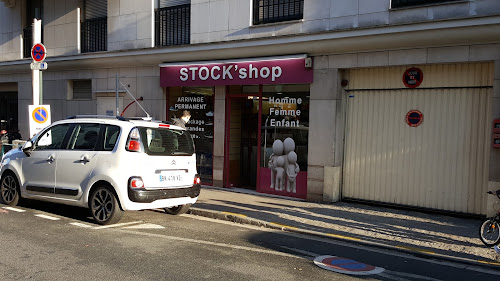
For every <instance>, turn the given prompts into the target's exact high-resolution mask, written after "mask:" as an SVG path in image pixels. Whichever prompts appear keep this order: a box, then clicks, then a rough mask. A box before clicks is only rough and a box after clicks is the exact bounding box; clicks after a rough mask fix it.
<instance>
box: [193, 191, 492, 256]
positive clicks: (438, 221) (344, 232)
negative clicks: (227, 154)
mask: <svg viewBox="0 0 500 281" xmlns="http://www.w3.org/2000/svg"><path fill="white" fill-rule="evenodd" d="M212 201H215V202H220V203H222V204H223V205H218V204H210V203H204V202H198V203H197V204H196V207H199V208H205V209H210V210H214V211H223V212H229V213H238V214H244V215H246V216H248V217H250V218H255V219H260V220H264V221H268V222H275V223H278V224H282V225H288V226H292V227H298V228H300V229H306V230H310V231H317V232H321V233H326V234H331V235H341V236H348V237H354V238H356V239H360V240H363V241H371V242H380V240H384V241H385V242H386V243H389V244H396V243H398V244H402V243H404V242H397V241H394V239H395V238H400V239H409V240H412V241H419V242H426V243H444V244H451V245H454V246H463V247H470V246H475V247H478V246H482V244H481V242H480V240H479V237H478V235H477V230H478V228H479V225H480V223H481V221H479V220H474V219H458V218H453V217H448V216H444V215H429V214H425V213H419V212H415V211H405V210H394V209H389V208H380V207H377V208H372V207H369V206H364V205H360V204H351V203H340V204H328V205H325V207H321V206H319V204H318V206H317V207H316V206H315V207H297V206H294V205H291V204H289V205H288V204H276V203H274V202H272V203H270V202H264V201H260V202H256V203H257V204H247V203H241V202H232V201H227V200H216V199H215V200H212ZM313 205H316V204H313ZM379 235H383V236H384V237H379ZM471 239H477V241H478V244H477V245H476V244H472V243H471V242H470V241H468V240H471ZM415 244H418V243H415ZM409 246H411V245H409ZM419 248H422V247H421V246H419ZM427 250H428V251H436V249H434V248H428V249H427ZM485 251H488V249H487V248H486V247H485Z"/></svg>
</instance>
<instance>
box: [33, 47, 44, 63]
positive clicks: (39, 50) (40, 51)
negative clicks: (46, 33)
mask: <svg viewBox="0 0 500 281" xmlns="http://www.w3.org/2000/svg"><path fill="white" fill-rule="evenodd" d="M46 56H47V50H46V49H45V46H44V45H43V44H42V43H37V44H35V45H34V46H33V48H31V57H32V58H33V60H34V61H36V62H42V61H43V60H44V59H45V57H46Z"/></svg>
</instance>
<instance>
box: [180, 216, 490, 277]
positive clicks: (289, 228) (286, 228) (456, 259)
mask: <svg viewBox="0 0 500 281" xmlns="http://www.w3.org/2000/svg"><path fill="white" fill-rule="evenodd" d="M188 214H191V215H195V216H202V217H207V218H212V219H218V220H224V221H230V222H234V223H240V224H249V225H253V226H259V227H265V228H270V229H274V230H281V231H286V232H292V233H298V234H304V235H311V236H316V237H320V238H327V239H332V240H337V241H342V242H349V243H356V244H360V245H365V246H372V247H377V248H382V249H386V250H392V251H397V252H401V253H406V254H411V255H414V256H418V257H424V258H434V259H435V258H440V259H443V260H446V261H451V262H456V263H461V264H466V265H470V266H480V267H485V268H489V269H495V270H498V269H500V262H494V261H481V260H472V259H468V258H461V257H454V256H449V255H444V254H437V253H431V252H426V251H418V250H411V249H408V248H405V247H401V246H392V245H387V244H384V243H378V242H371V241H363V240H361V239H357V238H352V237H348V236H341V235H334V234H327V233H322V232H318V231H312V230H306V229H300V228H297V227H292V226H286V225H280V224H277V223H272V222H267V221H263V220H259V219H254V218H249V217H247V216H245V215H240V214H233V213H227V212H221V211H212V210H206V209H200V208H193V207H191V208H190V209H189V211H188Z"/></svg>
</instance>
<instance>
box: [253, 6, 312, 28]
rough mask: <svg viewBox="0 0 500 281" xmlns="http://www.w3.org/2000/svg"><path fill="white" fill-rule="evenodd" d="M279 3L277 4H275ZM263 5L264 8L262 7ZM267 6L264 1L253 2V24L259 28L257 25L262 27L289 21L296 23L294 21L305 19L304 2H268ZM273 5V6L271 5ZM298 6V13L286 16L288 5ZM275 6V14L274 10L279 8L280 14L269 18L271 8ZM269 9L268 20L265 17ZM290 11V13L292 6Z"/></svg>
mask: <svg viewBox="0 0 500 281" xmlns="http://www.w3.org/2000/svg"><path fill="white" fill-rule="evenodd" d="M275 2H277V4H275ZM261 3H262V6H261ZM267 3H268V4H267V5H264V0H253V2H252V24H253V25H255V26H257V25H262V24H267V23H280V22H287V21H294V20H302V19H304V0H269V1H267ZM269 3H272V4H269ZM296 4H298V5H299V7H298V13H297V12H295V13H293V14H291V15H290V14H289V15H284V14H285V6H287V5H296ZM271 6H273V9H272V11H273V13H275V12H274V11H275V10H274V9H275V7H277V9H278V12H277V14H278V15H277V16H275V15H273V16H272V17H271V16H269V9H270V8H269V7H271ZM266 7H267V9H268V10H267V11H268V12H267V14H268V17H267V18H266V17H265V16H264V13H265V12H264V11H265V10H266ZM287 7H289V9H288V11H290V6H287ZM261 8H262V9H263V11H262V18H261V17H260V14H261ZM293 10H294V11H295V10H296V8H295V7H294V8H293Z"/></svg>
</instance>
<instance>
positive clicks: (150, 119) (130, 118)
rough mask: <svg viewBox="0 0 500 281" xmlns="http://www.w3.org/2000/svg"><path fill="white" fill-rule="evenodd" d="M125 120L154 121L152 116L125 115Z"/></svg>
mask: <svg viewBox="0 0 500 281" xmlns="http://www.w3.org/2000/svg"><path fill="white" fill-rule="evenodd" d="M125 119H126V120H142V121H153V122H154V121H156V120H154V119H153V117H125Z"/></svg>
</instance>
